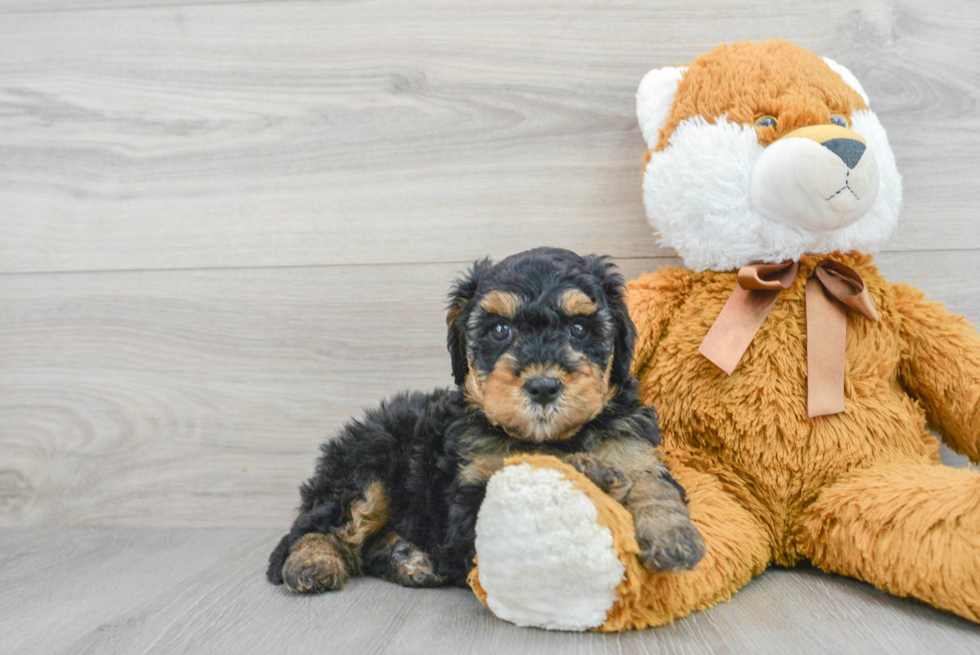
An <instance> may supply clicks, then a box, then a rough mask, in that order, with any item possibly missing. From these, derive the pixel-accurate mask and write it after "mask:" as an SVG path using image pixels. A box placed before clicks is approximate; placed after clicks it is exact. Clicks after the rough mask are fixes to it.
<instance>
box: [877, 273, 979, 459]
mask: <svg viewBox="0 0 980 655" xmlns="http://www.w3.org/2000/svg"><path fill="white" fill-rule="evenodd" d="M895 300H896V304H897V308H898V310H899V312H900V314H901V320H902V323H901V328H900V333H901V337H902V342H903V346H904V348H903V357H902V363H901V376H902V381H903V383H904V385H905V388H906V390H907V391H908V392H909V394H911V395H912V397H914V398H916V399H917V400H918V401H919V402H920V403H921V404H922V406H923V407H924V408H925V410H926V416H927V420H928V422H929V427H931V428H932V429H934V430H936V431H937V432H939V433H940V434H941V435H942V436H943V439H944V440H945V441H946V443H947V444H948V445H949V446H950V447H951V448H952V449H953V450H955V451H957V452H959V453H962V454H964V455H967V456H969V458H970V460H971V461H973V462H977V461H978V460H980V335H978V334H977V332H976V330H975V329H974V328H973V326H972V325H970V324H969V323H968V322H967V320H966V319H965V318H964V317H962V316H959V315H955V314H951V313H949V312H947V311H946V309H945V308H944V307H943V305H942V304H941V303H938V302H932V301H928V300H926V298H925V294H923V293H922V292H921V291H919V290H918V289H916V288H914V287H911V286H908V285H905V284H898V285H895Z"/></svg>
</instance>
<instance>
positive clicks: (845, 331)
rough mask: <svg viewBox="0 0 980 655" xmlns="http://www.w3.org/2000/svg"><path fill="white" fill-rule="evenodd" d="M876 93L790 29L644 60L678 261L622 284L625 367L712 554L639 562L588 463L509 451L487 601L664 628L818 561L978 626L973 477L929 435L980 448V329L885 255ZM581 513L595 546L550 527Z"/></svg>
mask: <svg viewBox="0 0 980 655" xmlns="http://www.w3.org/2000/svg"><path fill="white" fill-rule="evenodd" d="M868 105H869V100H868V96H867V94H865V92H864V90H863V89H862V87H861V84H860V83H859V82H858V80H857V79H856V78H855V76H854V75H853V74H851V72H850V71H849V70H848V69H846V68H845V67H844V66H842V65H840V64H838V63H836V62H834V61H833V60H831V59H828V58H821V57H819V56H817V55H816V54H814V53H812V52H810V51H808V50H806V49H804V48H802V47H800V46H798V45H796V44H793V43H790V42H787V41H781V40H774V41H765V42H761V43H754V42H744V43H736V44H731V45H723V46H720V47H718V48H716V49H714V50H712V51H710V52H707V53H705V54H702V55H701V56H699V57H697V58H696V59H695V60H694V61H693V62H691V63H690V64H689V65H687V66H680V67H665V68H660V69H656V70H653V71H650V72H649V73H648V74H647V75H646V76H645V77H644V79H643V81H642V82H641V84H640V86H639V90H638V93H637V115H638V119H639V125H640V129H641V132H642V134H643V137H644V139H645V141H646V145H647V152H646V155H645V157H644V174H643V202H644V206H645V209H646V212H647V216H648V220H649V222H650V224H651V225H652V227H653V228H654V230H655V231H656V232H657V233H658V234H659V238H660V240H661V242H662V243H663V244H664V245H666V246H668V247H670V248H672V249H673V250H674V251H675V252H676V253H677V254H678V256H679V257H680V258H681V260H682V262H683V264H684V266H685V268H675V267H666V268H661V269H660V270H658V271H656V272H654V273H651V274H647V275H644V276H641V277H640V278H638V279H636V280H634V281H632V282H630V283H629V285H628V293H629V311H630V315H631V317H632V319H633V321H634V323H635V324H636V328H637V341H636V350H635V359H634V363H633V368H634V372H635V374H636V376H637V378H638V379H639V381H640V384H641V389H642V393H641V395H642V398H643V399H644V401H646V402H647V403H649V404H651V405H653V406H654V407H656V408H657V412H658V417H659V420H660V427H661V431H662V438H663V446H662V450H663V459H664V461H665V462H666V463H667V464H668V466H669V468H670V471H671V474H672V475H673V477H674V478H675V479H676V480H677V482H678V483H679V484H680V485H681V486H682V487H683V488H684V490H685V492H686V498H687V502H688V507H689V510H690V513H691V518H692V520H693V522H694V524H695V525H696V526H697V528H698V530H699V531H700V532H701V535H702V536H703V537H704V540H705V543H706V546H707V551H706V554H705V556H704V558H703V559H702V560H701V562H700V563H699V565H698V566H697V568H696V569H695V570H693V571H690V572H660V573H651V572H648V571H646V570H645V569H643V568H642V567H639V566H637V565H636V561H635V557H634V554H633V553H634V552H635V551H634V550H633V549H635V543H632V542H631V536H630V528H631V526H630V524H629V520H628V519H629V517H628V516H623V513H622V512H619V509H621V508H617V507H615V503H609V502H607V501H606V500H605V499H602V498H601V492H598V491H597V490H596V489H594V488H589V485H590V483H589V482H588V480H581V479H578V478H576V477H575V475H574V474H575V472H574V471H564V470H559V468H558V467H556V466H555V465H554V463H552V462H547V461H545V462H542V461H537V462H527V461H516V460H515V461H513V462H510V465H509V466H507V467H505V468H504V469H503V470H502V471H500V472H499V473H498V474H497V476H499V479H494V478H491V480H490V484H489V485H488V490H487V497H486V500H485V501H484V508H483V509H481V517H480V520H479V521H478V524H477V561H478V567H477V568H476V569H474V574H473V575H472V576H471V585H472V586H473V587H474V589H475V590H476V592H477V595H478V596H479V597H480V598H481V599H482V600H483V601H484V602H485V603H487V604H488V605H489V606H490V608H491V609H492V610H493V611H494V612H495V613H496V614H497V615H498V616H500V617H502V618H506V619H507V620H511V621H514V622H515V623H519V624H521V625H537V626H540V627H552V628H559V629H576V630H583V629H592V630H621V629H629V628H636V629H638V628H644V627H648V626H655V625H661V624H664V623H667V622H670V621H673V620H675V619H678V618H680V617H683V616H685V615H687V614H689V613H690V612H692V611H694V610H701V609H706V608H708V607H710V606H712V605H714V604H716V603H718V602H720V601H722V600H725V599H728V598H730V597H731V596H732V594H734V593H735V592H736V591H738V590H739V589H740V588H741V587H742V586H744V585H745V584H746V583H747V582H748V581H749V580H750V579H751V578H752V577H753V576H755V575H758V574H759V573H761V572H762V571H764V570H765V569H766V568H767V567H768V566H769V565H771V564H778V565H781V566H793V565H794V564H797V563H798V562H801V561H803V560H809V561H811V562H812V563H813V564H814V565H816V566H818V567H820V568H821V569H823V570H825V571H830V572H834V573H838V574H842V575H847V576H851V577H854V578H857V579H860V580H864V581H866V582H869V583H871V584H873V585H875V586H876V587H878V588H880V589H883V590H886V591H888V592H891V593H892V594H895V595H897V596H910V597H914V598H918V599H920V600H922V601H925V602H927V603H930V604H932V605H934V606H935V607H938V608H941V609H945V610H948V611H951V612H954V613H956V614H958V615H960V616H962V617H965V618H967V619H969V620H971V621H976V622H980V473H978V472H977V471H975V470H970V469H952V468H949V467H946V466H943V465H941V463H940V461H939V441H938V439H937V438H936V437H935V436H934V435H933V434H932V433H931V432H930V429H931V430H934V431H935V432H936V433H938V434H939V435H940V436H941V437H942V439H943V440H944V441H945V443H947V444H948V445H949V447H950V448H952V449H953V450H954V451H956V452H959V453H961V454H965V455H967V456H968V457H969V458H970V460H971V461H973V462H976V461H977V460H978V459H980V336H978V334H977V333H976V332H975V330H974V329H973V328H972V326H970V325H969V324H968V323H967V322H966V320H965V319H964V318H963V317H961V316H955V315H952V314H950V313H948V312H947V311H946V310H945V309H944V308H943V306H942V305H941V304H939V303H936V302H932V301H929V300H927V299H926V298H925V296H924V294H923V293H922V292H920V291H919V290H917V289H915V288H914V287H911V286H908V285H906V284H902V283H897V284H896V283H891V282H889V281H886V280H885V279H884V278H883V277H882V276H881V274H880V273H879V272H878V270H877V268H876V267H875V264H874V259H873V254H874V252H875V251H877V250H878V249H879V248H880V247H881V246H882V245H883V244H884V243H886V242H887V240H888V239H889V238H890V237H891V236H892V235H893V233H894V231H895V229H896V225H897V221H898V213H899V207H900V204H901V194H902V191H901V176H900V175H899V172H898V169H897V166H896V163H895V159H894V156H893V154H892V150H891V148H890V146H889V143H888V138H887V136H886V134H885V130H884V129H883V127H882V126H881V124H880V122H879V121H878V118H877V117H876V115H875V114H874V112H872V111H871V109H870V108H869V106H868ZM495 477H496V476H495ZM484 509H485V510H486V517H485V519H486V520H484V516H483V511H484ZM589 529H591V530H592V536H591V537H590V539H591V542H589V543H592V544H593V546H592V547H591V548H585V549H582V548H570V549H563V548H562V547H561V545H560V544H561V543H562V542H561V541H560V540H558V541H556V540H555V539H554V534H552V533H551V531H552V530H556V531H557V533H558V534H560V535H563V536H564V538H566V539H575V538H582V537H581V535H583V534H585V533H584V532H582V531H583V530H585V531H588V530H589ZM508 530H516V531H517V532H516V533H512V534H502V533H506V532H507V531H508ZM515 534H519V535H522V536H523V537H524V538H526V539H527V540H528V541H527V542H526V543H521V541H520V539H519V538H515V537H514V535H515ZM582 543H585V542H582ZM614 559H615V560H616V562H618V564H619V567H616V566H613V565H614V564H616V562H614V561H613V560H614ZM483 571H485V572H486V573H485V574H484V573H483ZM513 571H519V572H520V575H517V576H514V575H511V573H512V572H513ZM542 571H543V572H546V573H545V574H544V575H542V574H541V572H542ZM617 573H618V577H617V575H616V574H617ZM522 576H523V577H522ZM549 576H550V577H549ZM583 578H586V579H587V581H588V583H585V582H583ZM563 579H564V580H566V581H567V580H572V581H574V583H568V582H563V581H562V580H563ZM583 590H584V591H583ZM576 591H577V592H579V593H580V594H584V597H582V596H580V597H577V598H569V596H570V594H572V593H574V592H576ZM583 602H584V603H585V604H586V605H587V608H588V611H584V610H582V609H581V605H582V603H583ZM568 617H573V618H572V620H571V621H567V620H565V619H566V618H568Z"/></svg>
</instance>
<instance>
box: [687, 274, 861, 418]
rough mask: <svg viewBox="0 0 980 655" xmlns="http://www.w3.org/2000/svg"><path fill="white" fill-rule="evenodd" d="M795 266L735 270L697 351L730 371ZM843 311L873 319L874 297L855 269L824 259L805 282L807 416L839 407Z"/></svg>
mask: <svg viewBox="0 0 980 655" xmlns="http://www.w3.org/2000/svg"><path fill="white" fill-rule="evenodd" d="M799 270H800V264H799V262H783V263H781V264H752V265H749V266H743V267H742V268H740V269H739V271H738V286H736V287H735V289H734V290H733V291H732V295H731V296H729V298H728V302H726V303H725V306H724V307H723V308H722V310H721V313H720V314H718V318H716V319H715V322H714V323H713V324H712V325H711V328H710V329H709V330H708V334H707V335H705V337H704V340H703V341H702V342H701V346H700V347H699V348H698V352H700V353H701V354H702V355H704V356H705V357H706V358H708V360H709V361H711V362H712V363H714V364H715V365H716V366H718V368H720V369H721V370H723V371H724V372H725V373H727V374H728V375H731V374H732V373H733V372H734V371H735V367H736V366H738V363H739V361H740V360H741V359H742V355H744V354H745V351H746V350H748V348H749V345H751V343H752V340H753V339H754V338H755V335H756V333H757V332H758V331H759V328H761V327H762V324H763V323H764V322H765V320H766V317H767V316H768V315H769V312H770V310H771V309H772V306H773V305H774V304H775V303H776V300H777V299H778V298H779V294H780V292H782V290H783V289H788V288H789V287H790V286H791V285H792V284H793V280H794V279H795V278H796V275H797V273H798V272H799ZM835 300H836V301H839V302H835ZM847 309H852V310H854V311H855V312H857V313H859V314H860V315H862V316H864V317H865V318H867V319H868V320H871V321H877V320H878V310H877V308H876V307H875V303H874V299H873V298H872V297H871V294H869V293H868V289H867V287H866V286H865V284H864V280H862V279H861V276H860V275H859V274H858V272H857V271H855V270H854V269H853V268H851V267H850V266H845V265H844V264H841V263H840V262H835V261H833V260H830V259H827V260H824V261H823V262H821V263H820V264H819V265H818V266H817V267H816V268H815V269H814V271H813V276H812V277H810V278H809V279H808V280H807V283H806V325H807V413H808V414H809V415H810V417H814V416H825V415H827V414H839V413H841V412H843V411H844V355H845V346H846V336H847V335H846V330H847V315H846V311H847Z"/></svg>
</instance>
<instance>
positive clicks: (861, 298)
mask: <svg viewBox="0 0 980 655" xmlns="http://www.w3.org/2000/svg"><path fill="white" fill-rule="evenodd" d="M848 309H851V310H853V311H855V312H857V313H858V314H861V315H862V316H864V317H865V318H866V319H868V320H869V321H872V322H876V321H877V320H878V310H877V308H876V307H875V302H874V299H873V298H872V297H871V294H869V293H868V289H867V287H866V286H865V285H864V280H862V279H861V276H860V275H859V274H858V272H857V271H855V270H854V269H853V268H851V267H849V266H845V265H844V264H841V263H839V262H835V261H832V260H826V261H824V262H823V263H822V264H820V265H819V266H817V268H816V269H815V270H814V271H813V276H812V277H810V279H809V280H807V281H806V368H807V413H808V414H809V416H810V418H814V417H816V416H827V415H828V414H840V413H841V412H843V411H844V363H845V359H846V358H845V353H846V350H847V348H846V346H847V310H848Z"/></svg>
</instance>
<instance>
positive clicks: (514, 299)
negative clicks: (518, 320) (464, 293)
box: [480, 291, 521, 318]
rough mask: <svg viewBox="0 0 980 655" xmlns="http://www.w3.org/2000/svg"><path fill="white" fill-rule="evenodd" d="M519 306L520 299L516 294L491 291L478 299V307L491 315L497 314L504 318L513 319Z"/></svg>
mask: <svg viewBox="0 0 980 655" xmlns="http://www.w3.org/2000/svg"><path fill="white" fill-rule="evenodd" d="M520 306H521V299H520V298H519V297H518V296H517V294H513V293H508V292H506V291H491V292H490V293H488V294H487V295H485V296H483V298H481V299H480V307H482V308H483V310H484V311H487V312H490V313H491V314H497V315H498V316H503V317H504V318H514V316H515V315H516V314H517V308H518V307H520Z"/></svg>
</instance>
